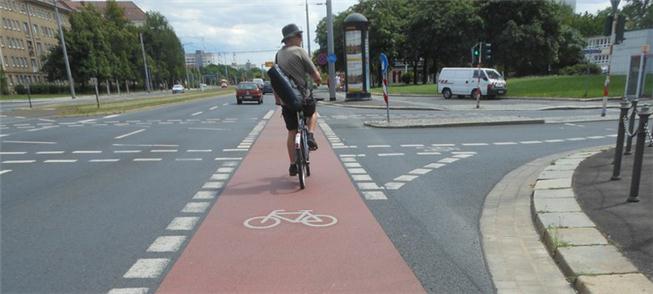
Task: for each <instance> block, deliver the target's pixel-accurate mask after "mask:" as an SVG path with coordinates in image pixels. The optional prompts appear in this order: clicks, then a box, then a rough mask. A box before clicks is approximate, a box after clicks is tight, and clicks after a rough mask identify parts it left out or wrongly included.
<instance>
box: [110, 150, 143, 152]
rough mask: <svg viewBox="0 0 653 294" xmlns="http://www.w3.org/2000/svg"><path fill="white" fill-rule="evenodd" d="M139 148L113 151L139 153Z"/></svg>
mask: <svg viewBox="0 0 653 294" xmlns="http://www.w3.org/2000/svg"><path fill="white" fill-rule="evenodd" d="M140 152H141V150H115V151H113V153H140Z"/></svg>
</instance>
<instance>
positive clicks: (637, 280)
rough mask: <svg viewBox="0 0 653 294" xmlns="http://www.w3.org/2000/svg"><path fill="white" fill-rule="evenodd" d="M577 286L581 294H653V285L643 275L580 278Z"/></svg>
mask: <svg viewBox="0 0 653 294" xmlns="http://www.w3.org/2000/svg"><path fill="white" fill-rule="evenodd" d="M576 285H577V288H578V290H579V291H580V292H581V293H594V294H613V293H642V294H643V293H653V284H652V283H651V282H650V281H649V280H648V279H647V278H646V276H644V275H643V274H624V275H598V276H580V277H579V278H578V280H576Z"/></svg>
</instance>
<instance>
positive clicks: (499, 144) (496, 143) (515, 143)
mask: <svg viewBox="0 0 653 294" xmlns="http://www.w3.org/2000/svg"><path fill="white" fill-rule="evenodd" d="M493 144H494V145H498V146H502V145H517V142H494V143H493Z"/></svg>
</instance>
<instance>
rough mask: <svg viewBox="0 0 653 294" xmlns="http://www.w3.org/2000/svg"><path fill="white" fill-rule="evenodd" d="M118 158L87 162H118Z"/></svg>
mask: <svg viewBox="0 0 653 294" xmlns="http://www.w3.org/2000/svg"><path fill="white" fill-rule="evenodd" d="M118 161H120V159H118V158H107V159H91V160H89V161H88V162H118Z"/></svg>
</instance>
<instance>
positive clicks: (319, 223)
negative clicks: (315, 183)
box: [243, 209, 338, 229]
mask: <svg viewBox="0 0 653 294" xmlns="http://www.w3.org/2000/svg"><path fill="white" fill-rule="evenodd" d="M291 216H294V217H291ZM282 220H283V221H287V222H289V223H293V224H303V225H306V226H309V227H328V226H332V225H334V224H336V223H337V222H338V219H336V218H335V217H333V216H331V215H328V214H313V211H312V210H308V209H302V210H298V211H285V210H283V209H279V210H273V211H272V212H270V214H268V215H265V216H255V217H251V218H248V219H247V220H245V222H243V225H245V227H248V228H250V229H269V228H273V227H276V226H278V225H279V224H281V221H282Z"/></svg>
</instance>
